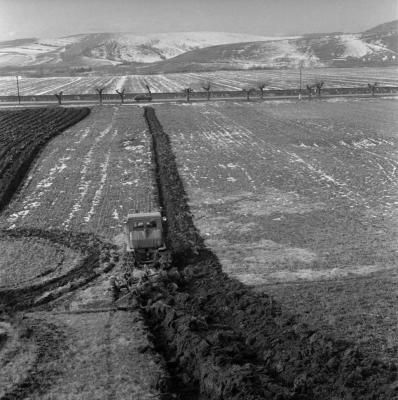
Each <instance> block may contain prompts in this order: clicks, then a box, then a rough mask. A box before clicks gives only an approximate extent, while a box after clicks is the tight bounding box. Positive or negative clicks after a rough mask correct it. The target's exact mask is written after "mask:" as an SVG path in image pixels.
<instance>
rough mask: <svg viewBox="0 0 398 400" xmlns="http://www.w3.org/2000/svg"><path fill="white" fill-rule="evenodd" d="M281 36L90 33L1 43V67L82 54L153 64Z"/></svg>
mask: <svg viewBox="0 0 398 400" xmlns="http://www.w3.org/2000/svg"><path fill="white" fill-rule="evenodd" d="M278 39H282V38H278V37H265V36H257V35H249V34H238V33H225V32H175V33H158V34H156V33H155V34H148V35H135V34H131V33H89V34H79V35H73V36H67V37H63V38H44V39H37V40H35V41H33V42H32V41H30V42H27V43H26V44H25V43H23V44H22V45H18V46H12V45H10V44H9V43H5V44H3V45H2V43H0V66H6V65H13V63H14V62H15V61H17V62H18V63H19V64H20V65H35V64H42V63H48V62H50V63H52V64H54V63H60V62H62V61H66V62H70V63H71V62H73V61H79V57H84V58H85V59H87V57H88V58H91V59H94V60H93V61H95V60H98V61H101V64H103V63H105V64H106V63H109V64H114V63H115V62H119V63H121V62H140V63H151V62H156V61H161V60H166V59H169V58H172V57H175V56H178V55H180V54H182V53H185V52H187V51H191V50H195V49H200V48H203V47H208V46H215V45H221V44H229V43H239V42H254V41H266V40H278Z"/></svg>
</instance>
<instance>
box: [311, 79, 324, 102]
mask: <svg viewBox="0 0 398 400" xmlns="http://www.w3.org/2000/svg"><path fill="white" fill-rule="evenodd" d="M324 84H325V82H324V81H317V82H315V83H312V84H310V85H307V90H308V98H309V99H311V98H312V92H313V91H314V90H315V93H316V94H317V95H318V98H319V99H320V98H321V91H322V87H323V86H324Z"/></svg>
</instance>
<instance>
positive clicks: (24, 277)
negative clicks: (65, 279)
mask: <svg viewBox="0 0 398 400" xmlns="http://www.w3.org/2000/svg"><path fill="white" fill-rule="evenodd" d="M0 250H1V254H2V256H1V258H0V282H1V283H0V288H1V289H4V288H10V289H11V288H22V287H26V286H32V285H37V284H42V283H45V282H46V281H48V280H50V279H53V278H55V277H58V276H62V275H64V274H66V273H67V272H69V271H70V270H72V269H73V268H74V267H76V265H77V264H78V263H79V262H81V260H82V256H81V255H80V254H79V253H78V252H77V251H75V250H73V249H71V248H70V247H67V246H64V245H62V244H59V243H54V242H52V241H50V240H48V239H45V238H41V237H35V236H22V237H18V238H14V237H3V238H1V237H0Z"/></svg>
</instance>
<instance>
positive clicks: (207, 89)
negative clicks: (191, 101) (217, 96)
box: [202, 81, 211, 101]
mask: <svg viewBox="0 0 398 400" xmlns="http://www.w3.org/2000/svg"><path fill="white" fill-rule="evenodd" d="M202 88H203V89H204V90H205V91H206V92H207V100H208V101H209V100H210V89H211V83H210V81H207V82H205V83H202Z"/></svg>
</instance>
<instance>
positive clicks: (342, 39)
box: [0, 21, 398, 74]
mask: <svg viewBox="0 0 398 400" xmlns="http://www.w3.org/2000/svg"><path fill="white" fill-rule="evenodd" d="M397 53H398V21H392V22H389V23H385V24H382V25H379V26H376V27H374V28H371V29H369V30H367V31H365V32H363V33H353V34H347V33H340V32H337V33H330V34H310V35H304V36H300V37H297V36H296V37H264V36H256V35H247V34H237V33H225V32H176V33H160V34H148V35H142V36H139V35H133V34H130V33H91V34H80V35H74V36H68V37H63V38H49V39H31V38H30V39H26V40H25V39H18V40H15V41H8V42H1V43H0V70H2V71H3V73H4V70H8V71H24V70H25V71H26V70H40V71H42V72H43V71H44V73H54V72H57V71H61V72H64V73H65V72H66V73H68V72H70V69H71V68H74V67H85V68H87V69H92V70H95V71H96V72H101V71H102V72H109V73H113V74H117V73H121V72H122V73H124V74H127V73H165V72H182V71H202V70H219V69H250V68H297V67H298V65H299V64H300V63H302V64H303V65H304V66H306V67H327V66H332V67H333V66H341V67H343V66H344V67H347V66H353V67H358V66H387V65H396V64H397Z"/></svg>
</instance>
